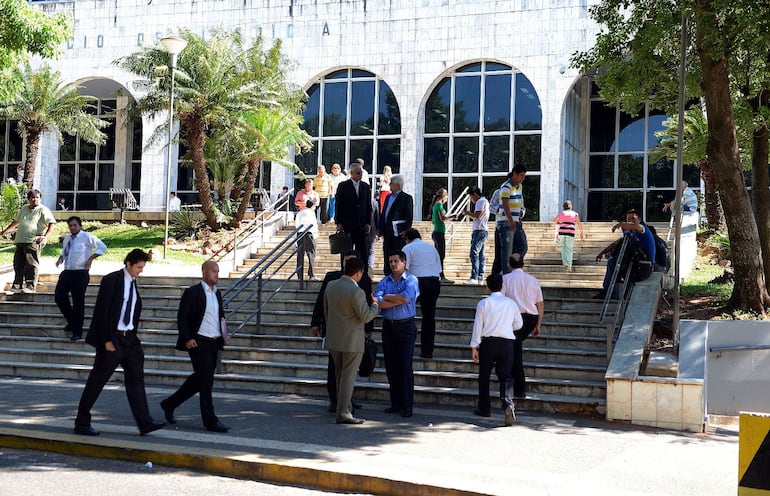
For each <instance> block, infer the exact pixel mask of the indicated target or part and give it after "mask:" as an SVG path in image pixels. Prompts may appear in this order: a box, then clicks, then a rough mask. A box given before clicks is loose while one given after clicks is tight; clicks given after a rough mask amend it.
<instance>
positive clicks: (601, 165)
mask: <svg viewBox="0 0 770 496" xmlns="http://www.w3.org/2000/svg"><path fill="white" fill-rule="evenodd" d="M588 163H589V165H588V187H589V188H612V187H614V186H615V179H614V174H615V160H614V158H613V156H612V155H592V156H591V157H590V158H589V160H588Z"/></svg>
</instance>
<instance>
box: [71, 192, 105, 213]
mask: <svg viewBox="0 0 770 496" xmlns="http://www.w3.org/2000/svg"><path fill="white" fill-rule="evenodd" d="M75 209H77V210H110V209H112V202H111V201H110V195H109V193H78V194H77V195H76V196H75Z"/></svg>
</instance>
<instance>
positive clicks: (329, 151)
mask: <svg viewBox="0 0 770 496" xmlns="http://www.w3.org/2000/svg"><path fill="white" fill-rule="evenodd" d="M335 162H338V163H340V164H342V163H344V162H345V140H324V141H323V143H322V145H321V163H322V164H333V163H335ZM315 165H316V164H315V162H314V163H313V165H312V167H310V168H309V169H308V170H305V169H303V171H304V172H305V173H306V174H313V175H315V173H316V167H315Z"/></svg>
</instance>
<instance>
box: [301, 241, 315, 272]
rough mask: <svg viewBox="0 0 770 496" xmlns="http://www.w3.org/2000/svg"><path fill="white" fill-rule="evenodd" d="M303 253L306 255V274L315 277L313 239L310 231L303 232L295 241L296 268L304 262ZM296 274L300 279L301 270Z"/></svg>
mask: <svg viewBox="0 0 770 496" xmlns="http://www.w3.org/2000/svg"><path fill="white" fill-rule="evenodd" d="M305 255H307V275H308V277H315V240H314V239H313V236H312V235H311V234H310V233H307V234H305V236H303V237H302V238H301V239H300V240H299V241H297V269H300V268H302V267H303V266H304V264H305ZM297 276H298V277H299V278H300V279H302V271H301V270H299V271H298V274H297Z"/></svg>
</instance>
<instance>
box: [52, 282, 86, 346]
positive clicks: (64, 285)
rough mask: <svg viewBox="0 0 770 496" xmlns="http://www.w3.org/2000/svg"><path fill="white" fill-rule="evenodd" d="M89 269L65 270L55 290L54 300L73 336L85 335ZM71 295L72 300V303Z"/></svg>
mask: <svg viewBox="0 0 770 496" xmlns="http://www.w3.org/2000/svg"><path fill="white" fill-rule="evenodd" d="M88 281H89V276H88V271H87V270H65V271H63V272H62V273H61V275H60V276H59V281H58V282H57V283H56V290H55V291H54V301H55V302H56V306H58V307H59V311H61V314H62V315H63V316H64V319H65V320H66V321H67V326H69V329H70V332H72V335H73V336H78V337H79V336H82V335H83V317H84V314H85V300H86V289H88ZM70 295H72V302H71V303H70Z"/></svg>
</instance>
